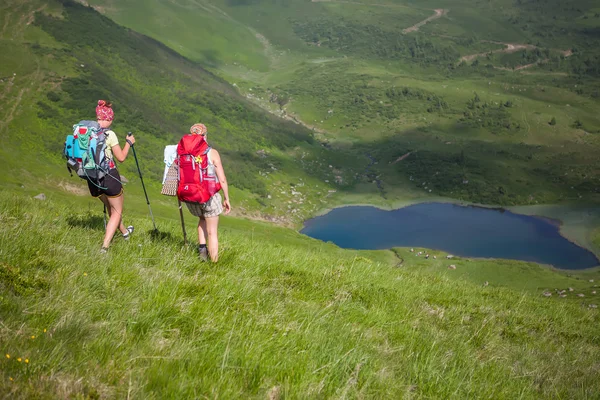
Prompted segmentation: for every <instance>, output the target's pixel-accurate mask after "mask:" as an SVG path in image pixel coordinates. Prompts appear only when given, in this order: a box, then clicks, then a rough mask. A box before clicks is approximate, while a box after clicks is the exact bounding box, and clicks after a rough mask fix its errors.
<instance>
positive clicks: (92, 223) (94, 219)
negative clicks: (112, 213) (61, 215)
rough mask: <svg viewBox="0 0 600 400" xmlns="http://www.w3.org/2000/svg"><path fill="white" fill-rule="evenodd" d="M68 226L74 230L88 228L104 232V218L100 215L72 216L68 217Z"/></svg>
mask: <svg viewBox="0 0 600 400" xmlns="http://www.w3.org/2000/svg"><path fill="white" fill-rule="evenodd" d="M67 224H69V225H70V226H72V227H74V228H87V229H97V230H102V231H103V230H104V217H102V216H99V215H91V214H87V215H71V216H69V217H67Z"/></svg>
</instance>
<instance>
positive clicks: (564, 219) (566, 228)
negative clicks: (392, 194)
mask: <svg viewBox="0 0 600 400" xmlns="http://www.w3.org/2000/svg"><path fill="white" fill-rule="evenodd" d="M427 203H445V204H454V205H458V206H463V207H477V208H483V209H489V210H497V211H501V210H506V211H510V212H512V213H514V214H520V215H525V216H530V217H537V218H541V219H544V220H546V221H547V222H549V223H551V224H553V225H556V226H557V228H558V231H559V233H560V235H561V236H562V237H563V238H564V239H566V240H568V241H569V242H571V243H573V244H575V245H577V246H579V247H581V248H583V249H586V250H588V251H590V252H591V253H592V254H594V255H595V256H596V258H597V259H598V260H600V248H598V247H596V246H595V245H594V244H593V243H592V242H591V240H590V236H591V232H592V231H593V230H594V229H595V228H598V227H599V226H600V205H568V204H562V205H561V204H543V205H538V204H536V205H522V206H508V207H503V206H499V205H490V204H479V203H472V202H467V201H462V200H456V199H450V198H445V197H422V198H414V199H410V200H398V201H394V202H391V203H390V205H389V206H385V205H381V204H380V205H375V204H369V203H361V202H357V203H349V204H342V205H338V206H335V207H330V208H324V209H322V210H320V211H319V212H317V213H315V214H314V215H313V216H312V217H311V218H309V219H306V220H304V221H303V222H302V228H301V229H303V228H304V226H305V225H306V223H307V222H308V221H310V220H312V219H314V218H317V217H321V216H323V215H325V214H328V213H329V212H331V211H333V210H334V209H339V208H345V207H374V208H378V209H380V210H385V211H392V210H399V209H402V208H406V207H409V206H412V205H417V204H427ZM540 265H542V264H540ZM597 267H600V265H598V266H596V267H591V268H587V269H586V270H589V269H593V268H597ZM553 268H556V267H553ZM556 269H557V270H560V271H565V269H560V268H556Z"/></svg>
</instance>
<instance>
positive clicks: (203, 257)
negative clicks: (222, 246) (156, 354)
mask: <svg viewBox="0 0 600 400" xmlns="http://www.w3.org/2000/svg"><path fill="white" fill-rule="evenodd" d="M198 258H200V261H208V249H207V248H206V247H200V246H198Z"/></svg>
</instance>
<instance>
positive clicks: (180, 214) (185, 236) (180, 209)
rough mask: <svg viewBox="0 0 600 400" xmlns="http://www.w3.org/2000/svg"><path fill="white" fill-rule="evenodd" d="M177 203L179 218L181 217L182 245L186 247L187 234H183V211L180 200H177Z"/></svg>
mask: <svg viewBox="0 0 600 400" xmlns="http://www.w3.org/2000/svg"><path fill="white" fill-rule="evenodd" d="M177 203H179V216H180V217H181V230H183V244H184V246H187V233H186V232H185V223H184V222H183V209H182V208H181V200H179V199H177Z"/></svg>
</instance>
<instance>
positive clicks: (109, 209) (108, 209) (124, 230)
mask: <svg viewBox="0 0 600 400" xmlns="http://www.w3.org/2000/svg"><path fill="white" fill-rule="evenodd" d="M119 197H123V195H121V196H119ZM98 198H99V199H100V201H102V202H103V203H104V207H106V212H107V214H108V218H110V216H111V215H112V207H111V206H110V204H109V202H108V197H106V196H105V195H101V196H100V197H98ZM121 212H123V209H122V207H121ZM119 230H120V231H121V233H122V234H123V235H125V234H126V233H127V232H129V231H128V230H127V228H125V225H123V219H122V218H121V223H120V224H119Z"/></svg>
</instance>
